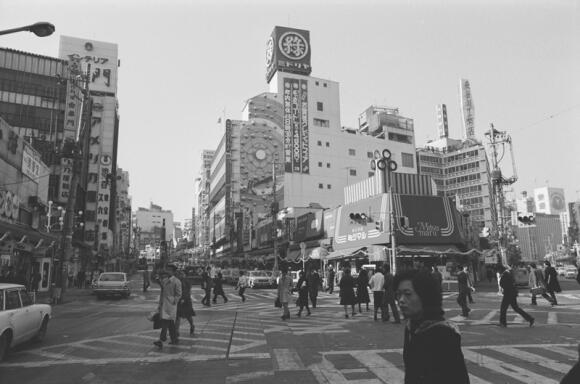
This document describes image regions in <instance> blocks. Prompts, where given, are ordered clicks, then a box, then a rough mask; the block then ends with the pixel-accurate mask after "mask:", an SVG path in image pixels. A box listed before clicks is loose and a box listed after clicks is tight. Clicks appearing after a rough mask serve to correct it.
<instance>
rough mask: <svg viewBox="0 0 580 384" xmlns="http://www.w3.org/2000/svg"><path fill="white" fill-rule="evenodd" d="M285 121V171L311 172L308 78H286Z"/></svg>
mask: <svg viewBox="0 0 580 384" xmlns="http://www.w3.org/2000/svg"><path fill="white" fill-rule="evenodd" d="M283 122H284V170H285V172H290V173H292V172H293V173H310V155H309V153H310V151H309V148H310V144H309V133H308V85H307V82H306V80H299V79H292V78H284V118H283Z"/></svg>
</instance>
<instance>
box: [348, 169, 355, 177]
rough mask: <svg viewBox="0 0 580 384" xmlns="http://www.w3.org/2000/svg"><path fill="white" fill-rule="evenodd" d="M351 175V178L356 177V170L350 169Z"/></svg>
mask: <svg viewBox="0 0 580 384" xmlns="http://www.w3.org/2000/svg"><path fill="white" fill-rule="evenodd" d="M348 173H349V175H351V176H356V169H349V170H348Z"/></svg>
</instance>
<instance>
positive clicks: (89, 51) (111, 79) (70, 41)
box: [58, 36, 119, 94]
mask: <svg viewBox="0 0 580 384" xmlns="http://www.w3.org/2000/svg"><path fill="white" fill-rule="evenodd" d="M58 56H59V57H60V58H61V59H64V60H68V61H69V62H74V61H78V62H80V64H81V69H82V71H83V72H85V71H86V70H87V68H88V66H89V65H90V73H89V77H90V78H89V88H90V90H91V91H92V92H105V93H112V94H116V93H117V68H118V66H119V65H118V47H117V44H113V43H106V42H103V41H95V40H89V39H80V38H77V37H70V36H61V37H60V46H59V54H58Z"/></svg>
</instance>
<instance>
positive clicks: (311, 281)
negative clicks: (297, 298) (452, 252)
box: [307, 269, 320, 308]
mask: <svg viewBox="0 0 580 384" xmlns="http://www.w3.org/2000/svg"><path fill="white" fill-rule="evenodd" d="M307 280H308V295H309V296H310V301H311V302H312V308H316V301H317V299H318V288H319V287H320V275H319V274H318V270H316V269H313V270H312V271H311V272H310V273H309V274H308V279H307Z"/></svg>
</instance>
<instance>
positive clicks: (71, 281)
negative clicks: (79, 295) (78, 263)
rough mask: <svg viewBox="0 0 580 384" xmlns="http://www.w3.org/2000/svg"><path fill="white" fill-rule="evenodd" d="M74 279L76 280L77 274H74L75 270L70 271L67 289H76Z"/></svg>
mask: <svg viewBox="0 0 580 384" xmlns="http://www.w3.org/2000/svg"><path fill="white" fill-rule="evenodd" d="M74 279H75V274H74V272H73V270H72V269H71V270H69V271H68V276H67V288H72V287H74Z"/></svg>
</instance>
